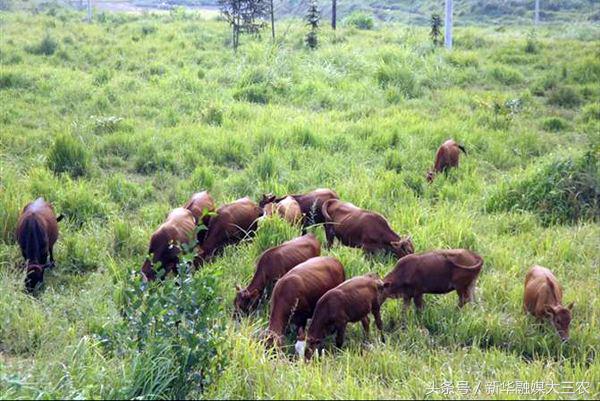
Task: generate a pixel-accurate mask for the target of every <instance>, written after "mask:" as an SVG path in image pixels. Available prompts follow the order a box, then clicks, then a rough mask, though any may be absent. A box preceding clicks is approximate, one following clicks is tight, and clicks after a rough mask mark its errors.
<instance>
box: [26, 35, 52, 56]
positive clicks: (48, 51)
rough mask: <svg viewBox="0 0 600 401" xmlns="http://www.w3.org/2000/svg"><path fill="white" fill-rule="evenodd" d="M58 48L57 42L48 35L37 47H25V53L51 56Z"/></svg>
mask: <svg viewBox="0 0 600 401" xmlns="http://www.w3.org/2000/svg"><path fill="white" fill-rule="evenodd" d="M57 47H58V42H57V41H56V40H54V38H53V37H52V36H50V34H46V36H44V38H43V39H42V40H41V42H40V43H39V44H37V45H32V46H27V47H25V51H26V52H28V53H31V54H37V55H44V56H51V55H53V54H54V52H55V51H56V49H57Z"/></svg>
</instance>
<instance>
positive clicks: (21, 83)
mask: <svg viewBox="0 0 600 401" xmlns="http://www.w3.org/2000/svg"><path fill="white" fill-rule="evenodd" d="M33 85H34V81H33V80H32V79H31V78H29V77H28V76H26V75H25V74H23V73H19V72H5V71H2V72H0V89H11V88H15V89H28V88H31V87H32V86H33Z"/></svg>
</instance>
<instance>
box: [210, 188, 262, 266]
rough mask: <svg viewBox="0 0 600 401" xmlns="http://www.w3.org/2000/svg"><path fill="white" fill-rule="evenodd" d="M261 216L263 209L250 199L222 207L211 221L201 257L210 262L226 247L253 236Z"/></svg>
mask: <svg viewBox="0 0 600 401" xmlns="http://www.w3.org/2000/svg"><path fill="white" fill-rule="evenodd" d="M261 215H262V209H261V208H260V207H258V205H257V204H256V203H254V202H252V200H250V198H248V197H245V198H242V199H238V200H236V201H235V202H232V203H229V204H226V205H223V206H221V207H220V208H219V209H217V213H216V215H215V216H213V217H211V219H210V223H209V225H208V231H207V232H206V237H205V239H204V242H203V243H202V246H201V249H200V250H199V255H200V256H201V257H202V258H203V259H204V260H208V259H210V258H212V257H213V256H214V255H215V254H217V253H218V252H220V251H221V250H223V248H224V247H225V246H226V245H228V244H234V243H237V242H239V241H241V240H242V239H244V238H246V237H247V236H249V235H252V234H253V232H254V231H255V230H256V225H257V221H258V218H259V217H260V216H261Z"/></svg>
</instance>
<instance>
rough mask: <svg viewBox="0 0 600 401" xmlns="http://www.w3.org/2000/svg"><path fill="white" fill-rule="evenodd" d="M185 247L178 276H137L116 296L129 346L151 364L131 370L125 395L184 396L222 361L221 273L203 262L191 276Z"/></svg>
mask: <svg viewBox="0 0 600 401" xmlns="http://www.w3.org/2000/svg"><path fill="white" fill-rule="evenodd" d="M183 248H184V251H185V252H184V254H182V255H181V257H180V260H181V262H180V263H179V265H178V270H179V271H180V272H181V273H180V275H179V277H178V278H177V279H176V280H171V279H167V280H165V281H163V282H156V281H155V282H151V283H144V282H142V280H141V277H139V276H138V275H136V276H134V277H130V278H128V279H126V280H125V282H124V283H123V289H122V291H121V292H120V294H119V297H118V298H120V299H119V301H120V305H121V308H122V315H123V316H124V323H123V331H124V332H126V333H128V334H127V337H126V338H125V342H126V344H127V348H129V349H137V350H138V352H139V354H140V355H147V356H148V357H147V358H146V360H147V362H149V363H152V365H153V367H152V369H144V367H143V366H139V367H140V368H141V369H139V371H137V370H135V371H134V373H135V374H134V375H133V376H134V380H133V382H134V383H137V384H136V385H134V386H132V387H131V389H130V391H129V392H130V394H128V397H127V398H147V397H153V398H161V399H187V398H188V397H189V395H190V393H192V392H194V393H196V392H197V393H202V391H203V390H204V389H205V388H206V387H207V386H208V385H209V384H211V383H212V382H213V381H214V380H215V379H216V378H217V374H218V373H219V372H220V371H221V370H222V369H223V367H224V365H225V363H226V360H225V358H224V357H223V355H224V354H223V352H221V351H222V348H223V346H224V342H225V326H224V321H225V320H226V319H225V316H224V313H223V310H222V305H223V300H222V299H221V297H219V296H218V293H217V283H218V280H219V279H220V276H221V272H220V271H215V270H214V269H210V268H208V267H204V268H203V269H201V270H200V271H198V272H197V273H196V275H195V276H193V275H192V273H191V269H190V266H191V262H192V260H193V258H194V252H193V251H192V247H191V246H189V247H188V246H185V245H184V246H183ZM148 373H150V375H148ZM156 375H160V377H154V376H156ZM150 383H153V385H151V386H148V384H150Z"/></svg>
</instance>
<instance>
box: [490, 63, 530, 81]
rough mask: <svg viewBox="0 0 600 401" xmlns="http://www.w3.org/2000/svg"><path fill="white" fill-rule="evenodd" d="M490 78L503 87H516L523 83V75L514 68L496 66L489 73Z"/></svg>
mask: <svg viewBox="0 0 600 401" xmlns="http://www.w3.org/2000/svg"><path fill="white" fill-rule="evenodd" d="M489 74H490V76H491V77H492V78H493V79H494V80H496V81H497V82H499V83H501V84H503V85H515V84H519V83H521V82H523V80H524V78H523V74H521V73H520V72H519V71H517V70H515V69H514V68H510V67H506V66H502V65H499V66H495V67H494V68H492V69H491V70H490V72H489Z"/></svg>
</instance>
